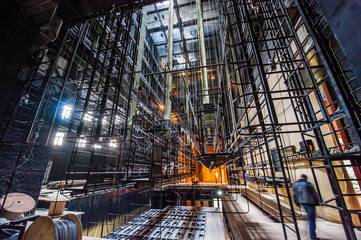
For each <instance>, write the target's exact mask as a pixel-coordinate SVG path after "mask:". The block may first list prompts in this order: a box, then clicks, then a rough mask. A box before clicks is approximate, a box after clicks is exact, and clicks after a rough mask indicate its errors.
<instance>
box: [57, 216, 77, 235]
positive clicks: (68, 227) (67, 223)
mask: <svg viewBox="0 0 361 240" xmlns="http://www.w3.org/2000/svg"><path fill="white" fill-rule="evenodd" d="M54 224H55V236H56V238H55V239H56V240H77V239H78V229H77V227H76V223H75V222H73V221H71V220H64V219H63V220H57V221H54Z"/></svg>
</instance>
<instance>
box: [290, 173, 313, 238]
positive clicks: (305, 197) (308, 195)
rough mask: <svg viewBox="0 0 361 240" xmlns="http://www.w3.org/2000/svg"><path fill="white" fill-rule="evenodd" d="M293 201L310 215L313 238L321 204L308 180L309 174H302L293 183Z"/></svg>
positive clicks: (309, 221) (311, 235) (309, 220)
mask: <svg viewBox="0 0 361 240" xmlns="http://www.w3.org/2000/svg"><path fill="white" fill-rule="evenodd" d="M292 194H293V201H294V202H295V204H296V205H297V206H298V207H300V205H302V207H303V208H304V209H305V211H306V212H307V215H308V223H309V229H310V238H311V240H317V239H319V238H317V237H316V206H318V205H320V199H319V197H318V194H317V192H316V190H315V188H314V187H313V185H312V183H310V182H307V175H306V174H302V175H301V178H300V179H299V180H298V181H296V182H294V183H293V184H292Z"/></svg>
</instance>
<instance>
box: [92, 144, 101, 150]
mask: <svg viewBox="0 0 361 240" xmlns="http://www.w3.org/2000/svg"><path fill="white" fill-rule="evenodd" d="M93 147H94V148H96V149H101V148H102V146H101V145H99V144H94V146H93Z"/></svg>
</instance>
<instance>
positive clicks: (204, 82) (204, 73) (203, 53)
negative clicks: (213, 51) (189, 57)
mask: <svg viewBox="0 0 361 240" xmlns="http://www.w3.org/2000/svg"><path fill="white" fill-rule="evenodd" d="M196 10H197V25H198V43H199V55H200V61H201V67H202V68H201V73H202V95H203V104H207V103H209V102H210V101H209V95H208V79H207V68H206V67H204V66H207V56H206V47H205V41H204V30H203V10H202V0H196Z"/></svg>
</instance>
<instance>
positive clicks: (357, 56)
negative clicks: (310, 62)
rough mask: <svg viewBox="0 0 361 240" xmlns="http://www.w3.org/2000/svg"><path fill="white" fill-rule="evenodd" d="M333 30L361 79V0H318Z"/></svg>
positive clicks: (360, 79)
mask: <svg viewBox="0 0 361 240" xmlns="http://www.w3.org/2000/svg"><path fill="white" fill-rule="evenodd" d="M317 2H318V4H319V6H320V8H321V11H322V13H323V15H324V16H325V18H326V19H327V22H328V24H329V25H330V27H331V30H332V31H333V33H334V34H335V36H336V38H337V40H338V42H339V43H340V46H341V48H342V50H343V51H344V52H345V53H346V55H347V59H348V61H349V62H350V65H351V66H352V69H353V70H354V73H355V75H356V76H357V77H358V80H359V81H361V26H360V24H361V0H317Z"/></svg>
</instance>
